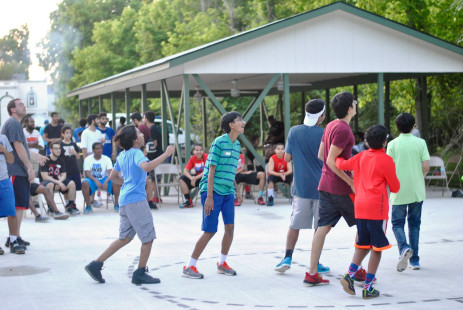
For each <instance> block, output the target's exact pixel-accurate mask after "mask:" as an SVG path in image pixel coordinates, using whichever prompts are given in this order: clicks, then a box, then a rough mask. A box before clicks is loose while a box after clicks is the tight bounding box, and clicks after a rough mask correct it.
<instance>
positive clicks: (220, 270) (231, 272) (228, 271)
mask: <svg viewBox="0 0 463 310" xmlns="http://www.w3.org/2000/svg"><path fill="white" fill-rule="evenodd" d="M217 272H218V273H223V274H225V275H227V276H236V271H235V270H233V269H232V268H230V266H228V264H227V262H223V264H222V265H219V263H218V262H217Z"/></svg>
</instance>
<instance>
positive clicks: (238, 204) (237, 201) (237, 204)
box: [235, 199, 241, 207]
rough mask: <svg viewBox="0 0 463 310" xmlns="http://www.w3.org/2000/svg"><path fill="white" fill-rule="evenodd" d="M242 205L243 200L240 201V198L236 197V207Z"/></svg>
mask: <svg viewBox="0 0 463 310" xmlns="http://www.w3.org/2000/svg"><path fill="white" fill-rule="evenodd" d="M239 206H241V201H239V200H238V199H235V207H239Z"/></svg>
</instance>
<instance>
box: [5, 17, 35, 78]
mask: <svg viewBox="0 0 463 310" xmlns="http://www.w3.org/2000/svg"><path fill="white" fill-rule="evenodd" d="M28 40H29V29H28V27H27V25H22V26H21V27H20V28H19V29H17V28H15V29H11V30H10V33H9V34H7V35H6V36H4V37H3V38H1V39H0V80H10V79H12V78H13V74H24V76H25V78H26V79H28V78H29V66H30V64H31V59H30V53H29V49H28V48H27V42H28Z"/></svg>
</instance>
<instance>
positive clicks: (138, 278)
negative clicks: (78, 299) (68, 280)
mask: <svg viewBox="0 0 463 310" xmlns="http://www.w3.org/2000/svg"><path fill="white" fill-rule="evenodd" d="M115 141H116V143H118V144H119V146H120V147H121V148H123V149H124V151H122V152H121V153H119V156H118V157H117V161H116V165H115V166H114V169H113V170H112V171H111V174H110V175H109V179H110V180H112V181H113V182H114V183H118V184H122V188H121V194H120V196H119V204H120V212H119V215H120V217H121V220H120V224H119V239H118V240H116V241H114V242H113V243H111V245H110V246H109V247H108V248H107V249H106V250H105V251H104V252H103V253H102V254H101V255H100V256H99V257H98V258H97V259H96V260H94V261H92V262H91V263H90V264H88V265H87V266H85V270H86V271H87V273H88V274H89V275H90V276H91V277H92V279H94V280H95V281H97V282H99V283H104V282H105V280H104V279H103V277H102V275H101V269H102V267H103V263H104V262H105V261H106V260H107V259H108V258H109V257H111V256H112V255H113V254H114V253H116V252H117V251H118V250H119V249H120V248H122V247H123V246H125V245H127V244H128V243H129V242H130V241H132V239H133V238H134V237H135V235H138V238H139V239H140V241H141V243H142V246H141V249H140V260H139V262H138V268H137V270H135V271H134V272H133V275H132V283H133V284H137V285H140V284H154V283H160V282H161V281H160V280H159V279H157V278H153V277H151V276H150V275H148V274H146V270H147V268H146V264H147V262H148V258H149V256H150V253H151V247H152V245H153V240H154V239H156V232H155V230H154V224H153V216H152V214H151V211H150V208H149V206H148V202H147V201H146V190H145V186H146V173H147V172H148V171H151V170H153V169H154V168H156V167H157V166H158V165H159V164H160V163H162V162H163V161H164V160H165V159H166V158H167V157H169V156H170V155H172V154H173V153H174V151H175V147H174V146H172V145H171V146H168V147H167V149H166V151H165V153H164V154H162V155H161V156H159V157H157V158H156V159H154V160H152V161H148V158H146V157H145V155H143V152H142V151H141V150H140V147H141V146H143V145H145V139H144V138H143V134H142V133H141V132H140V131H139V130H138V129H137V128H135V126H133V125H131V126H126V127H124V128H122V129H120V130H119V132H118V133H117V135H116V138H115ZM119 172H122V175H123V179H122V178H121V177H119Z"/></svg>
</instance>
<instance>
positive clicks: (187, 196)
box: [183, 193, 191, 201]
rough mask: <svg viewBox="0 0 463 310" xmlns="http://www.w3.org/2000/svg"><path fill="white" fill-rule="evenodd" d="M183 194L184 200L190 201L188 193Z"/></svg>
mask: <svg viewBox="0 0 463 310" xmlns="http://www.w3.org/2000/svg"><path fill="white" fill-rule="evenodd" d="M183 196H185V200H186V201H190V199H191V198H190V193H187V194H185V195H183Z"/></svg>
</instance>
